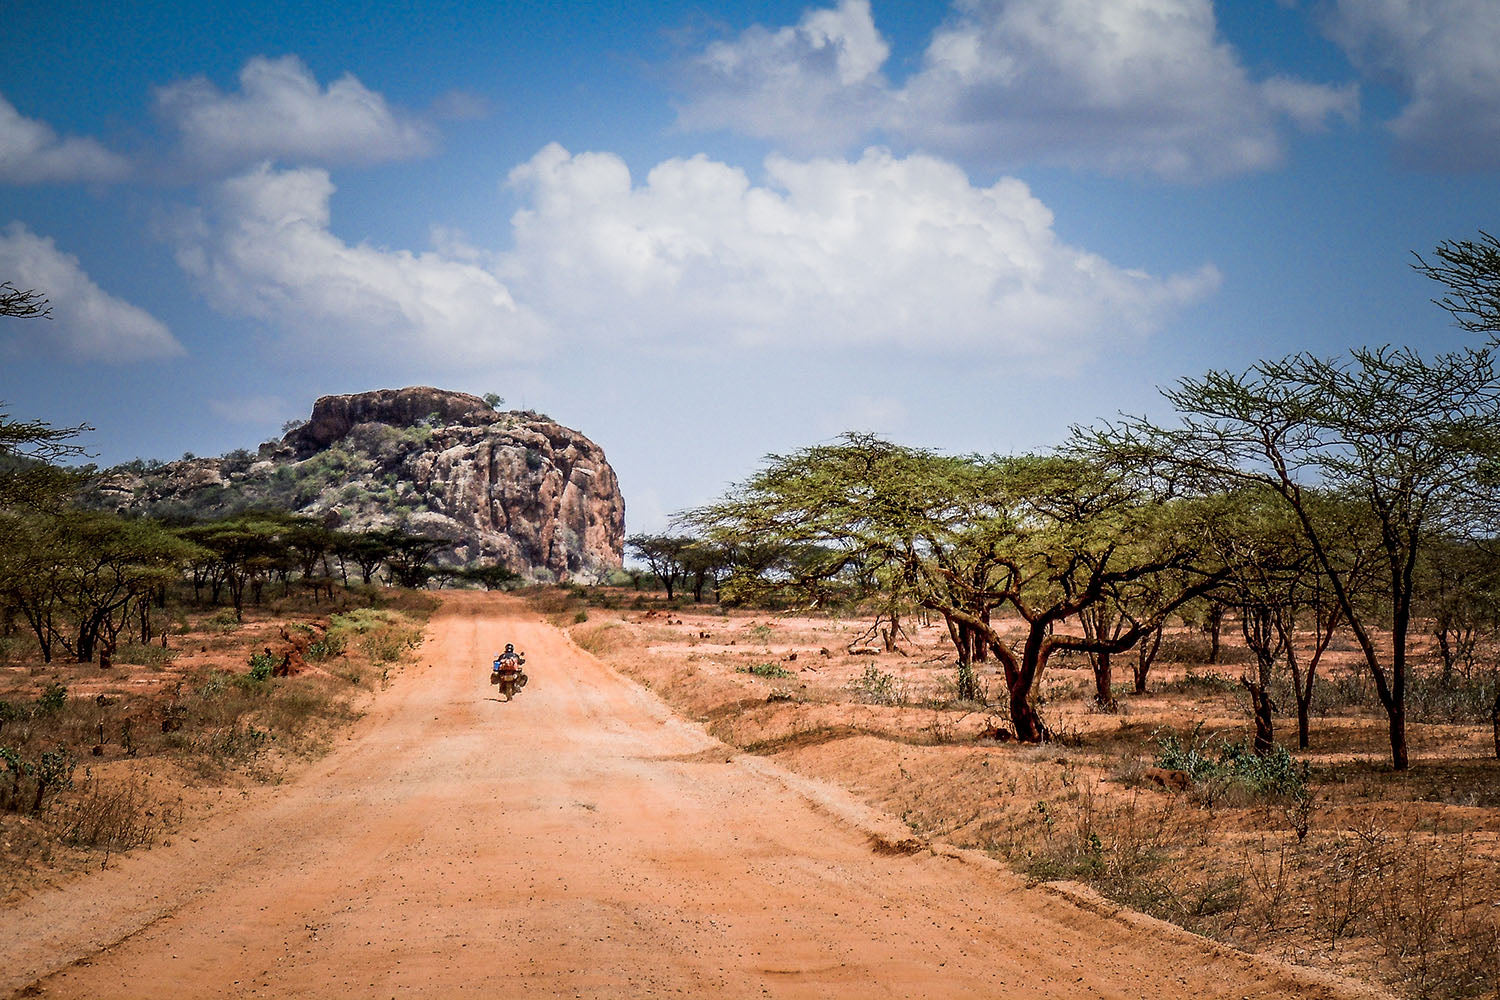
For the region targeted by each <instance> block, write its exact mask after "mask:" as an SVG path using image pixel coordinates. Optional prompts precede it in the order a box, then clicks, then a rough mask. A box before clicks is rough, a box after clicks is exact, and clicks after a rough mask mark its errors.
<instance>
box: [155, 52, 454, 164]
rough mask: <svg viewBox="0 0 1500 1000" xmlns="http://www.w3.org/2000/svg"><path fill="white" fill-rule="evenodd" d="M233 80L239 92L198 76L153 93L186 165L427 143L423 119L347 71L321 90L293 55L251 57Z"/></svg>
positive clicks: (405, 149)
mask: <svg viewBox="0 0 1500 1000" xmlns="http://www.w3.org/2000/svg"><path fill="white" fill-rule="evenodd" d="M239 80H240V89H239V92H238V93H224V92H223V91H221V90H219V88H218V87H216V86H214V85H213V83H211V82H209V81H208V80H207V79H204V78H203V77H194V78H192V79H190V80H181V81H178V82H177V83H173V84H171V85H169V86H166V87H163V88H161V89H160V90H158V91H157V92H156V110H157V113H158V114H159V115H160V116H161V117H162V118H163V119H164V120H165V121H166V122H168V123H169V124H170V125H171V126H173V127H174V128H176V129H177V130H178V131H179V132H180V133H181V148H180V155H181V156H182V157H184V158H185V159H186V160H187V161H188V163H189V164H190V165H191V166H194V167H196V168H199V169H207V170H234V169H239V168H241V167H244V166H247V165H249V164H253V163H258V162H260V161H262V160H294V161H298V162H302V163H322V164H335V163H374V162H378V161H382V160H393V159H402V158H405V157H411V156H421V155H423V154H425V153H428V152H430V151H431V149H432V144H433V143H432V133H431V130H430V129H429V128H428V127H427V126H426V125H424V124H423V123H421V122H418V121H416V120H413V119H410V118H408V117H406V116H404V115H401V114H399V113H397V112H395V111H393V110H392V109H391V108H390V106H389V105H388V104H387V103H386V100H385V98H384V97H382V96H381V95H380V94H378V93H375V92H374V91H371V90H369V89H367V88H366V87H365V86H364V84H362V83H360V82H359V80H357V79H356V78H355V77H354V76H353V75H352V74H345V75H344V76H342V77H340V78H339V79H337V80H335V81H334V82H332V83H330V84H329V85H328V86H327V87H326V88H320V87H319V86H318V81H317V80H316V79H314V77H313V75H312V73H311V72H309V71H308V69H307V67H306V66H305V65H303V63H302V61H301V60H300V59H298V58H297V57H296V56H284V57H282V58H280V59H267V58H265V57H263V56H257V57H255V58H253V59H251V60H250V61H249V62H247V63H246V64H245V67H244V69H242V70H240V75H239Z"/></svg>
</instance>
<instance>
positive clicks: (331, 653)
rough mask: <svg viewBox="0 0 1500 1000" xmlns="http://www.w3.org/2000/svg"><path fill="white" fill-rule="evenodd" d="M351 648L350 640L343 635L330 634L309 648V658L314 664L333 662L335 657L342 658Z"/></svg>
mask: <svg viewBox="0 0 1500 1000" xmlns="http://www.w3.org/2000/svg"><path fill="white" fill-rule="evenodd" d="M347 648H349V640H348V638H347V637H345V636H344V635H342V634H339V633H334V632H329V633H328V634H327V635H325V636H324V637H323V638H321V639H319V640H318V641H317V642H314V643H313V644H311V645H310V646H308V647H307V658H308V659H309V660H313V661H314V662H317V661H321V660H331V659H333V658H334V657H335V656H342V655H343V654H344V650H345V649H347Z"/></svg>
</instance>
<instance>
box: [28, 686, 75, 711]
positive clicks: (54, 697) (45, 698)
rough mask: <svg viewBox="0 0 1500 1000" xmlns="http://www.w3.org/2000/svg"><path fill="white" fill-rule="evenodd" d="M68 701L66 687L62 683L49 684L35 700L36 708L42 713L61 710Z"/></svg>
mask: <svg viewBox="0 0 1500 1000" xmlns="http://www.w3.org/2000/svg"><path fill="white" fill-rule="evenodd" d="M67 703H68V689H67V687H66V686H64V685H62V684H49V685H48V686H47V690H45V691H43V692H42V696H41V697H40V698H38V699H37V700H36V710H37V711H38V712H41V713H42V714H44V715H51V714H52V713H53V712H60V711H62V707H63V706H64V705H66V704H67Z"/></svg>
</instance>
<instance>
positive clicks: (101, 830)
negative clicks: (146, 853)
mask: <svg viewBox="0 0 1500 1000" xmlns="http://www.w3.org/2000/svg"><path fill="white" fill-rule="evenodd" d="M156 805H157V804H156V803H153V802H152V800H151V798H150V797H149V796H148V795H147V792H146V786H145V784H144V783H143V782H141V781H140V780H139V779H130V780H127V781H124V782H122V783H119V784H114V785H108V786H106V785H103V784H101V783H100V782H99V780H98V779H97V778H95V777H93V776H92V775H91V776H90V777H89V779H88V781H87V784H86V786H85V788H84V792H83V794H82V796H80V797H79V799H78V800H77V801H76V802H74V803H72V804H71V805H70V806H69V807H68V808H67V810H66V815H65V817H64V820H63V825H62V840H63V842H64V843H66V844H71V845H73V846H74V847H89V848H95V849H100V848H102V849H103V850H106V851H126V850H129V849H130V848H132V847H145V846H147V845H149V844H150V843H151V842H152V841H153V840H154V839H155V838H156V835H157V833H158V832H160V830H161V822H160V820H159V819H158V818H157V815H156V813H157V812H158V810H159V806H158V807H157V808H153V806H156Z"/></svg>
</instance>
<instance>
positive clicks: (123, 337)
mask: <svg viewBox="0 0 1500 1000" xmlns="http://www.w3.org/2000/svg"><path fill="white" fill-rule="evenodd" d="M0 275H3V276H4V280H7V281H9V282H11V284H12V285H14V286H15V287H16V288H21V289H34V290H36V291H37V292H39V293H41V294H42V295H45V296H46V298H47V300H48V302H49V303H50V304H51V307H52V318H51V319H50V320H47V319H34V320H25V321H21V320H14V321H4V322H5V326H4V327H3V333H4V340H0V343H6V344H7V349H8V350H10V351H11V352H13V353H51V352H55V353H57V354H60V355H62V356H63V357H65V358H68V359H69V360H73V361H107V362H128V361H143V360H148V359H152V358H167V357H174V356H176V355H180V354H182V353H183V349H182V345H181V344H179V343H178V342H177V339H176V338H175V337H173V336H172V334H171V332H170V331H168V330H167V327H166V325H165V324H163V323H162V322H161V321H160V320H158V319H156V318H155V317H154V316H152V315H151V314H150V313H148V312H146V311H145V310H144V309H141V308H139V307H137V306H133V305H131V304H130V303H129V302H125V301H123V300H121V299H117V298H115V297H114V296H113V295H110V294H109V293H108V292H105V291H104V290H103V289H101V288H100V287H99V286H98V285H96V284H94V282H93V281H92V280H90V278H89V276H88V275H87V274H85V273H84V270H83V267H82V266H81V265H80V264H79V262H78V258H77V257H74V256H73V255H72V254H69V253H64V252H63V251H61V250H59V249H58V248H57V244H56V243H54V242H53V241H52V239H51V238H49V237H45V236H38V235H36V234H35V233H33V232H31V230H29V229H27V228H26V227H25V226H24V225H22V224H21V223H19V222H12V223H11V224H10V225H9V226H7V227H5V229H4V230H0Z"/></svg>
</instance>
